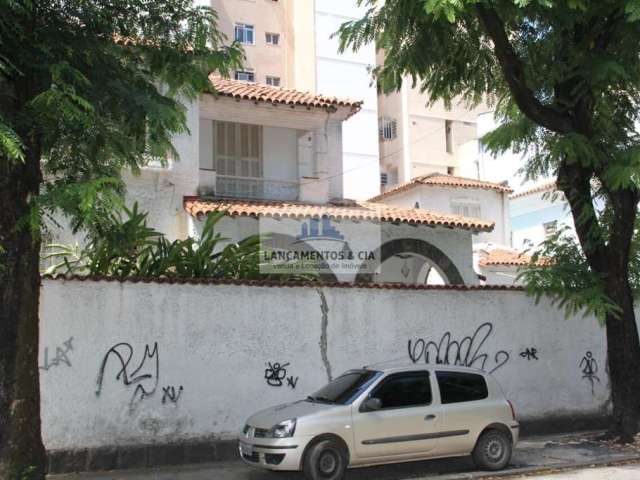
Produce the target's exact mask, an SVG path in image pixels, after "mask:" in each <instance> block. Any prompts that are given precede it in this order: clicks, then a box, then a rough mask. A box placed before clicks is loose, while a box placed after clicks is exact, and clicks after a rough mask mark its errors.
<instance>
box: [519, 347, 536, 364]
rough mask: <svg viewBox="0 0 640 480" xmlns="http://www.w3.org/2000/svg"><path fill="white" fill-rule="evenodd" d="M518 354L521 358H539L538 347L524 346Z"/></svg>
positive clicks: (528, 359) (529, 359)
mask: <svg viewBox="0 0 640 480" xmlns="http://www.w3.org/2000/svg"><path fill="white" fill-rule="evenodd" d="M520 356H521V357H522V358H525V359H527V361H531V360H540V359H539V358H538V349H536V348H534V347H530V348H525V349H524V350H523V351H521V352H520Z"/></svg>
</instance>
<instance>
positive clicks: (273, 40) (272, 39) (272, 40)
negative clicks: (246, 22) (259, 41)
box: [264, 32, 280, 45]
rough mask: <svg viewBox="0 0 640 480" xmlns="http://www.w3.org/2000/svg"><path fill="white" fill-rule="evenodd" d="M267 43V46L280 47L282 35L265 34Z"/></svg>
mask: <svg viewBox="0 0 640 480" xmlns="http://www.w3.org/2000/svg"><path fill="white" fill-rule="evenodd" d="M264 36H265V41H266V42H267V45H278V44H279V43H280V34H279V33H268V32H267V33H265V34H264Z"/></svg>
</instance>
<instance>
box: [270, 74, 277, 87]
mask: <svg viewBox="0 0 640 480" xmlns="http://www.w3.org/2000/svg"><path fill="white" fill-rule="evenodd" d="M267 85H271V86H272V87H279V86H280V77H272V76H270V75H267Z"/></svg>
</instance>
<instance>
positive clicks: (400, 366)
mask: <svg viewBox="0 0 640 480" xmlns="http://www.w3.org/2000/svg"><path fill="white" fill-rule="evenodd" d="M363 368H364V369H367V370H376V371H378V372H383V373H399V372H413V371H418V370H422V371H424V370H427V371H434V370H447V371H449V372H467V373H478V374H481V375H487V374H486V372H483V371H482V370H480V369H478V368H473V367H465V366H460V365H445V364H442V363H440V364H427V363H407V362H406V361H405V362H398V361H395V360H392V361H390V362H380V363H375V364H371V365H365V366H364V367H363Z"/></svg>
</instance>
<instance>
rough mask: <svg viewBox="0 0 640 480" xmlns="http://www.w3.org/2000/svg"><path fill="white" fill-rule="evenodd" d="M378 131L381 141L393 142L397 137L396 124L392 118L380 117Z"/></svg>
mask: <svg viewBox="0 0 640 480" xmlns="http://www.w3.org/2000/svg"><path fill="white" fill-rule="evenodd" d="M378 129H379V134H380V139H381V140H393V139H394V138H396V137H397V136H398V124H397V123H396V121H395V120H394V119H392V118H387V117H382V118H381V119H380V121H379V127H378Z"/></svg>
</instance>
